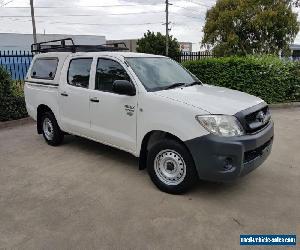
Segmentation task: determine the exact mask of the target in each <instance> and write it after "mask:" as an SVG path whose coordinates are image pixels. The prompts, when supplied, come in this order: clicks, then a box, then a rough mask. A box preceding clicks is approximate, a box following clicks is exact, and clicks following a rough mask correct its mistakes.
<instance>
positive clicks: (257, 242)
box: [240, 234, 297, 246]
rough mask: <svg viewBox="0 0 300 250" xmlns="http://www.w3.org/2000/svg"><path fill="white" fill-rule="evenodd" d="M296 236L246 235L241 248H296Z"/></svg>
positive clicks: (241, 242)
mask: <svg viewBox="0 0 300 250" xmlns="http://www.w3.org/2000/svg"><path fill="white" fill-rule="evenodd" d="M296 242H297V240H296V235H287V234H244V235H241V236H240V245H241V246H296Z"/></svg>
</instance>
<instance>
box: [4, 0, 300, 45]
mask: <svg viewBox="0 0 300 250" xmlns="http://www.w3.org/2000/svg"><path fill="white" fill-rule="evenodd" d="M169 2H170V4H172V5H170V6H169V13H170V14H169V21H170V22H171V24H170V28H171V31H170V34H171V35H173V36H174V37H176V38H177V40H178V41H180V42H192V43H193V50H194V51H198V50H199V48H200V46H199V43H200V41H201V39H202V36H203V32H202V29H203V25H204V20H205V13H206V11H207V9H209V8H210V7H212V6H213V5H214V4H215V0H169ZM0 6H2V7H0V33H26V34H28V33H31V32H32V25H31V18H30V8H29V0H0ZM34 6H35V16H36V26H37V33H46V34H72V35H77V34H78V35H104V36H105V37H106V39H107V40H110V39H136V38H140V37H142V36H143V34H144V33H145V32H146V31H147V30H151V31H155V32H161V33H163V34H165V26H164V25H163V23H164V22H165V0H149V1H143V0H110V1H105V0H76V1H72V0H34ZM295 11H298V12H300V10H295ZM8 16H9V17H8ZM298 19H299V20H300V17H298ZM0 36H1V35H0ZM295 43H300V35H298V36H297V38H296V40H295Z"/></svg>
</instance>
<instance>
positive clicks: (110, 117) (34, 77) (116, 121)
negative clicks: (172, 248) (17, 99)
mask: <svg viewBox="0 0 300 250" xmlns="http://www.w3.org/2000/svg"><path fill="white" fill-rule="evenodd" d="M41 48H44V49H41ZM101 48H102V47H101V46H95V47H92V46H90V47H89V46H82V47H81V46H78V45H77V46H75V45H70V46H65V44H64V43H62V45H61V46H48V47H46V46H44V47H43V46H42V45H40V44H39V50H37V51H38V52H43V53H38V54H36V55H35V57H34V59H33V61H32V63H31V66H30V68H29V71H28V74H27V77H26V80H25V99H26V107H27V110H28V113H29V115H30V116H31V117H32V118H33V119H35V120H36V121H37V132H38V133H39V134H43V136H44V138H45V140H46V142H47V143H48V144H49V145H52V146H57V145H59V144H61V143H62V141H63V138H64V135H66V134H72V135H78V136H82V137H85V138H88V139H91V140H94V141H97V142H100V143H103V144H106V145H110V146H113V147H116V148H119V149H121V150H124V151H127V152H129V153H130V154H133V155H134V156H136V157H138V158H139V167H140V169H144V168H147V169H148V172H149V175H150V177H151V179H152V181H153V182H154V183H155V185H156V186H157V187H158V188H159V189H161V190H162V191H165V192H168V193H173V194H178V193H182V192H185V191H186V190H188V189H189V188H190V187H191V186H193V184H194V183H195V182H196V181H197V180H198V179H203V180H210V181H218V182H227V181H231V180H234V179H236V178H238V177H240V176H243V175H245V174H247V173H249V172H251V171H252V170H254V169H255V168H256V167H258V166H259V165H261V164H262V163H263V162H264V160H265V159H266V158H267V157H268V155H269V154H270V152H271V147H272V142H273V133H274V132H273V130H274V129H273V121H272V119H271V116H270V112H269V109H268V105H267V104H266V103H265V102H264V101H263V100H261V99H260V98H257V97H254V96H251V95H249V94H246V93H242V92H238V91H235V90H230V89H226V88H221V87H216V86H211V85H206V84H202V83H201V82H200V80H198V79H197V78H196V77H195V76H194V75H192V74H191V73H190V72H188V71H187V70H186V69H185V68H183V67H182V66H181V65H180V64H178V63H177V62H175V61H173V60H171V59H170V58H167V57H164V56H157V55H149V54H139V53H130V52H121V51H118V50H116V51H109V50H110V49H107V48H105V46H103V48H102V49H101ZM111 50H113V49H111ZM125 171H126V170H125Z"/></svg>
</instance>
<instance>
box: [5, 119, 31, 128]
mask: <svg viewBox="0 0 300 250" xmlns="http://www.w3.org/2000/svg"><path fill="white" fill-rule="evenodd" d="M33 122H34V120H33V119H32V118H31V117H26V118H22V119H18V120H13V121H7V122H0V129H3V128H12V127H16V126H20V125H24V124H29V123H33Z"/></svg>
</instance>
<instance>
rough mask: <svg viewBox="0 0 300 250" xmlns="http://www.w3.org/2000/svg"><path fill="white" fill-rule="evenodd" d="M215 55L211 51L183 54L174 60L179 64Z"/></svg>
mask: <svg viewBox="0 0 300 250" xmlns="http://www.w3.org/2000/svg"><path fill="white" fill-rule="evenodd" d="M211 57H214V55H213V54H212V53H211V52H210V51H197V52H181V54H180V55H179V56H175V57H174V58H173V59H174V60H176V61H177V62H180V63H181V62H185V61H195V60H201V59H205V58H211Z"/></svg>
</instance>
